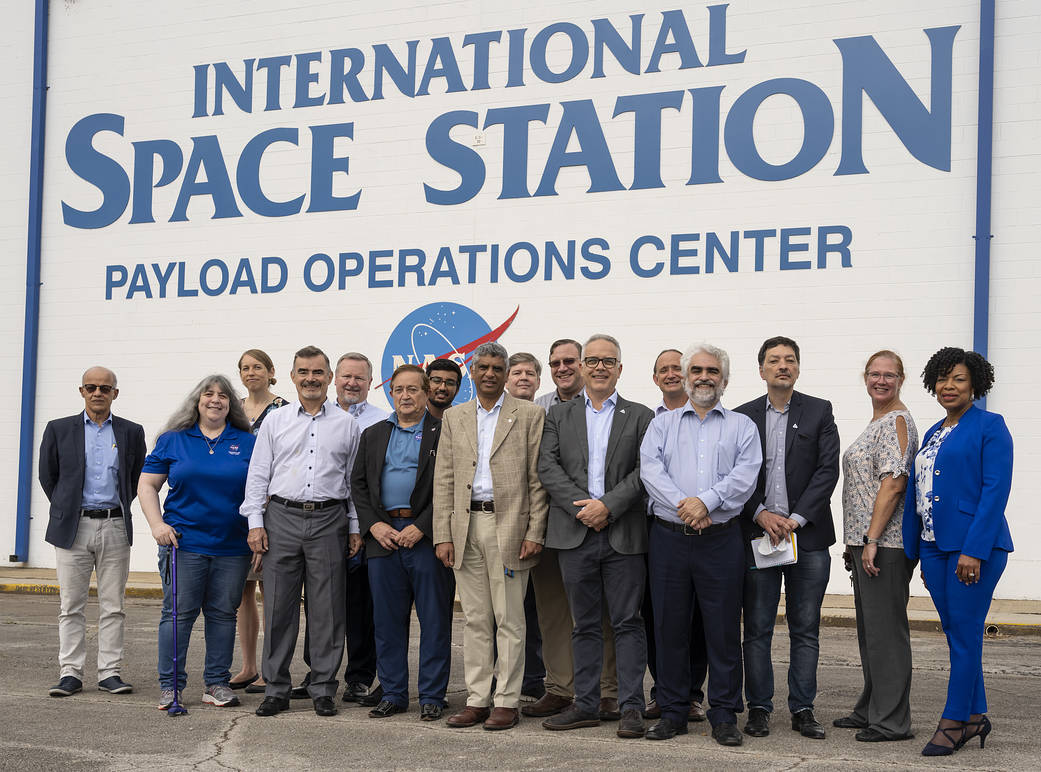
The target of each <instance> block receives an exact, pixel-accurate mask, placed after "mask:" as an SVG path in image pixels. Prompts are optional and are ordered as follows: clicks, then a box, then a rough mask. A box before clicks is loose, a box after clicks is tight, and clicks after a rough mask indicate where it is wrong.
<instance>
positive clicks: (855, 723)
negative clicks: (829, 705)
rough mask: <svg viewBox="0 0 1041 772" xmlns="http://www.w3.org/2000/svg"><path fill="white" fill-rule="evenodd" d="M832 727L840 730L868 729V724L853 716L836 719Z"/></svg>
mask: <svg viewBox="0 0 1041 772" xmlns="http://www.w3.org/2000/svg"><path fill="white" fill-rule="evenodd" d="M831 725H832V726H837V727H838V728H839V729H867V722H865V721H861V720H859V719H856V718H854V717H853V716H843V717H842V718H836V719H835V720H834V721H832V722H831Z"/></svg>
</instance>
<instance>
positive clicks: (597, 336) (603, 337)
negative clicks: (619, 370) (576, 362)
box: [586, 332, 622, 357]
mask: <svg viewBox="0 0 1041 772" xmlns="http://www.w3.org/2000/svg"><path fill="white" fill-rule="evenodd" d="M594 340H606V341H607V342H608V343H610V344H611V345H612V346H614V347H615V348H616V349H618V356H619V357H621V356H622V344H621V343H619V342H618V340H617V339H616V338H612V337H611V336H610V335H605V334H604V333H602V332H597V333H594V334H593V335H590V336H589V340H587V341H586V346H588V345H589V344H590V343H592V342H593V341H594Z"/></svg>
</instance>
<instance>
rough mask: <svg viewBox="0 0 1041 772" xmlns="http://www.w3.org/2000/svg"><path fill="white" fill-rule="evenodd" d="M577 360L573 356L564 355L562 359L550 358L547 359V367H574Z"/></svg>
mask: <svg viewBox="0 0 1041 772" xmlns="http://www.w3.org/2000/svg"><path fill="white" fill-rule="evenodd" d="M577 361H578V360H577V359H575V357H564V358H563V359H551V360H549V367H550V369H551V370H556V369H557V368H558V367H574V366H575V363H576V362H577Z"/></svg>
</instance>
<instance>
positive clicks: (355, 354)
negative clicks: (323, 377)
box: [335, 351, 372, 379]
mask: <svg viewBox="0 0 1041 772" xmlns="http://www.w3.org/2000/svg"><path fill="white" fill-rule="evenodd" d="M344 360H350V361H352V362H364V363H365V364H366V366H367V367H368V368H369V378H370V379H371V378H372V362H370V361H369V358H368V357H367V356H365V355H364V354H362V353H361V352H360V351H348V352H347V353H346V354H344V355H343V356H342V357H340V358H339V359H337V360H336V368H335V369H337V370H339V369H340V363H341V362H343V361H344Z"/></svg>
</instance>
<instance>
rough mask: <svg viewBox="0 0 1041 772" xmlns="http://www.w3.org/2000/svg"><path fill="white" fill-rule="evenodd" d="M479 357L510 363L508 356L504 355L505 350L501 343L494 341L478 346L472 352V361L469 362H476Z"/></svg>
mask: <svg viewBox="0 0 1041 772" xmlns="http://www.w3.org/2000/svg"><path fill="white" fill-rule="evenodd" d="M481 357H495V358H497V359H501V360H502V361H503V362H509V361H510V355H509V354H507V353H506V348H505V347H504V346H503V345H502V344H501V343H496V342H495V341H488V342H487V343H482V344H481V345H480V346H478V347H477V348H476V349H475V350H474V355H473V359H471V360H470V361H471V362H476V361H477V360H478V359H480V358H481Z"/></svg>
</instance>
